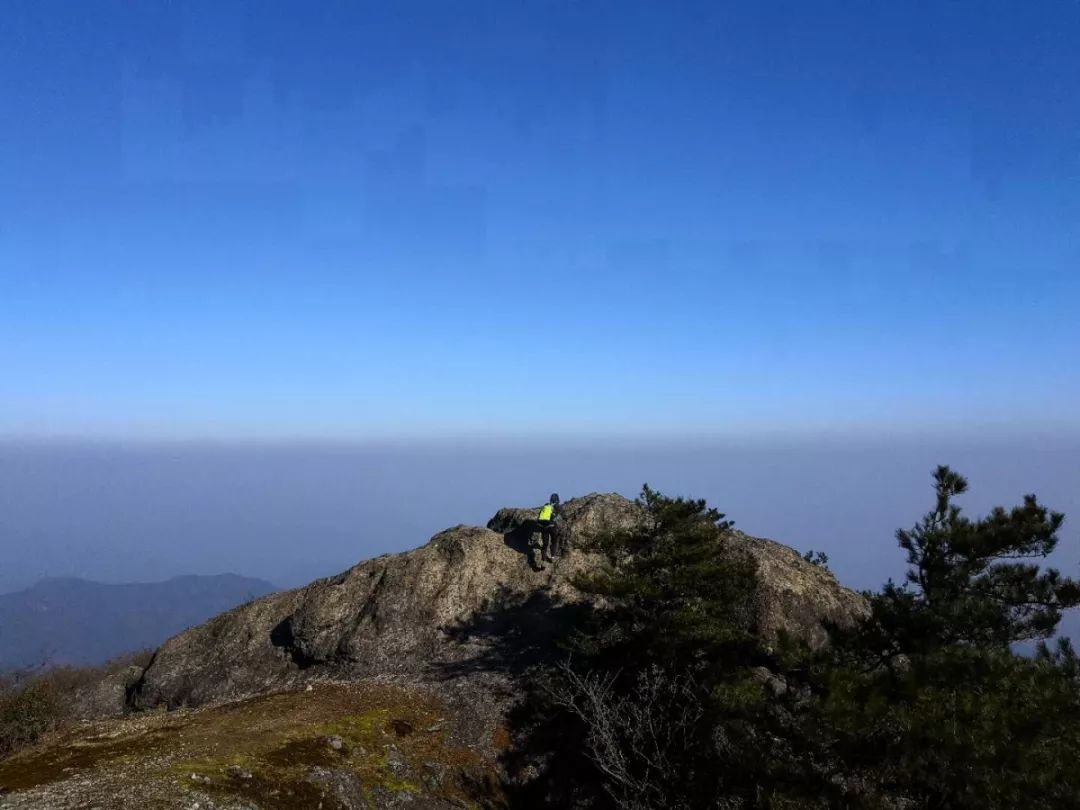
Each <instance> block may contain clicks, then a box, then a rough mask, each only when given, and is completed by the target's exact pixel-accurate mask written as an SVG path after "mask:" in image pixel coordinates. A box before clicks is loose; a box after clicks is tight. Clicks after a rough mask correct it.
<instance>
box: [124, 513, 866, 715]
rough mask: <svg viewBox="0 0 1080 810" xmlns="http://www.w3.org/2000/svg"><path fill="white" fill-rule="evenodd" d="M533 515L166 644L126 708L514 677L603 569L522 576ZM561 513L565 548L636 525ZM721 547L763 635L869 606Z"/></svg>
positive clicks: (754, 544) (810, 633)
mask: <svg viewBox="0 0 1080 810" xmlns="http://www.w3.org/2000/svg"><path fill="white" fill-rule="evenodd" d="M535 515H536V508H528V509H503V510H500V511H499V513H498V514H496V515H495V516H494V517H493V518H492V519H491V521H490V522H489V523H488V527H487V528H479V527H475V526H456V527H454V528H451V529H447V530H445V531H443V532H440V533H439V534H437V535H435V536H434V537H433V538H431V540H430V541H429V542H428V543H427V544H426V545H424V546H422V547H420V548H417V549H414V550H413V551H408V552H405V553H401V554H387V555H384V556H382V557H377V558H375V559H372V560H368V561H366V562H363V563H360V564H359V565H357V566H355V567H353V568H351V569H349V570H348V571H346V572H344V573H342V574H339V575H338V576H336V577H331V578H329V579H322V580H318V581H316V582H313V583H312V584H311V585H308V586H307V587H305V588H301V589H299V590H294V591H289V592H285V593H279V594H273V595H271V596H267V597H264V598H263V599H259V600H257V601H255V602H252V603H250V604H247V605H244V606H242V607H240V608H237V609H235V610H232V611H229V612H228V613H224V614H222V615H221V616H218V617H217V618H215V619H212V620H211V621H209V622H207V623H206V624H203V625H201V626H199V627H196V628H194V629H191V630H189V631H187V632H185V633H182V634H180V635H179V636H176V637H175V638H173V639H171V640H170V641H168V642H166V643H165V644H164V645H163V646H162V647H161V648H160V649H159V650H158V651H157V653H156V655H155V656H154V658H153V660H152V661H151V663H150V665H149V667H147V669H146V671H145V672H144V673H143V676H142V679H141V680H140V682H139V683H138V684H137V685H136V686H135V687H134V688H133V689H131V690H130V691H131V695H132V705H133V706H134V707H135V708H149V707H152V706H156V705H160V704H164V705H166V706H169V707H178V706H198V705H202V704H205V703H209V702H217V701H222V700H228V699H234V698H237V697H242V696H246V695H251V694H257V693H260V692H264V691H266V690H269V689H274V688H283V687H290V686H294V685H297V684H300V683H304V682H308V681H311V680H318V679H320V678H327V677H334V678H343V679H359V678H369V677H376V676H378V677H390V676H408V677H411V678H422V679H432V678H446V677H448V675H460V674H469V675H476V674H477V673H484V672H487V673H488V674H490V673H491V672H492V671H505V670H512V669H514V668H516V667H520V666H521V665H523V664H524V663H525V662H526V661H527V660H530V659H529V656H530V655H536V654H541V650H540V649H539V647H540V646H541V645H540V641H541V640H542V639H544V638H545V637H546V635H547V634H550V632H552V631H553V629H554V628H553V627H552V626H551V624H552V623H553V622H554V621H555V620H556V618H557V616H558V613H559V611H560V610H564V609H566V608H567V607H568V606H573V605H574V604H577V603H580V602H581V601H582V600H583V599H584V598H585V597H584V595H583V594H581V593H580V592H579V591H578V590H577V589H576V588H575V587H574V586H573V584H572V581H573V578H574V575H575V574H578V573H580V572H582V571H586V570H592V569H595V567H596V566H599V565H602V564H603V560H602V559H600V558H599V557H597V556H595V555H591V554H587V553H583V552H582V551H580V550H577V551H574V552H573V553H571V554H570V555H569V556H567V557H565V558H563V559H562V560H561V561H560V562H559V563H558V564H556V565H554V566H549V567H548V569H547V570H546V571H542V572H536V571H533V570H532V569H531V568H530V567H529V566H528V564H527V562H526V558H525V554H526V551H527V541H528V533H529V531H530V521H531V520H532V519H533V517H534V516H535ZM564 516H565V521H566V527H567V532H568V536H569V537H570V540H571V545H574V544H575V543H576V544H578V545H580V543H581V541H582V540H583V539H584V538H586V537H587V536H589V535H590V534H592V533H594V532H597V531H600V530H604V529H611V528H628V527H631V526H633V525H634V524H635V522H637V521H640V520H642V519H644V514H643V512H642V511H641V509H640V507H639V506H637V505H636V504H635V503H634V502H633V501H629V500H627V499H626V498H623V497H621V496H619V495H595V494H594V495H589V496H586V497H584V498H578V499H574V500H571V501H569V502H567V503H566V505H565V508H564ZM729 548H731V549H732V550H733V551H737V552H738V553H749V554H750V555H751V556H752V557H753V558H754V560H755V561H756V562H757V565H758V571H759V578H760V590H759V594H760V599H759V605H758V608H757V616H756V624H757V626H758V629H759V630H760V631H761V632H762V633H763V635H765V636H766V638H775V637H777V636H778V635H779V634H780V633H781V632H785V631H786V632H789V633H792V634H794V635H796V636H798V637H800V638H803V639H805V640H806V641H808V642H810V643H811V644H813V645H817V644H820V643H823V642H824V640H825V638H826V634H825V631H824V629H823V628H822V621H830V622H836V623H839V624H844V623H846V622H849V621H851V619H852V618H853V617H855V616H858V615H861V614H862V613H863V612H864V611H865V609H866V607H865V603H864V601H863V599H862V597H860V596H859V595H858V594H855V593H853V592H852V591H849V590H847V589H846V588H843V587H842V586H840V584H839V583H838V582H837V581H836V579H835V578H834V577H833V576H832V574H831V573H830V572H829V571H828V570H827V569H825V568H823V567H820V566H816V565H812V564H810V563H809V562H807V561H806V560H804V559H803V558H802V557H801V556H800V555H799V554H798V553H796V552H795V551H793V550H792V549H790V548H788V547H786V546H782V545H780V544H778V543H774V542H771V541H769V540H763V539H758V538H753V537H749V536H747V535H744V534H741V533H739V532H733V533H732V536H731V539H730V542H729ZM549 620H550V621H549ZM515 644H516V646H515ZM496 649H497V650H498V655H496V654H495V653H494V651H495V650H496ZM500 656H501V658H500Z"/></svg>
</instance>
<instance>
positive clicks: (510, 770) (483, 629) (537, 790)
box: [432, 590, 612, 810]
mask: <svg viewBox="0 0 1080 810" xmlns="http://www.w3.org/2000/svg"><path fill="white" fill-rule="evenodd" d="M502 596H504V597H506V598H507V599H511V598H512V595H511V594H510V593H509V592H507V593H504V594H502ZM591 609H592V607H591V605H589V604H587V603H585V604H582V603H570V604H568V603H564V602H560V601H558V600H556V599H554V598H553V597H552V595H551V593H550V592H548V591H547V590H539V591H537V592H535V593H534V594H533V595H532V596H531V597H529V599H527V600H526V601H525V602H523V603H513V602H500V601H499V600H495V601H494V602H493V603H492V604H491V605H490V606H489V607H488V608H487V609H486V610H484V611H483V612H480V613H478V614H476V615H474V616H473V617H472V618H471V619H469V620H468V621H465V622H461V623H460V624H458V625H455V626H453V627H450V628H446V630H445V632H447V633H448V634H449V635H450V636H451V637H452V638H454V639H455V640H457V641H458V642H460V644H461V645H462V649H467V650H469V655H468V656H467V657H463V658H462V659H461V660H455V661H444V662H439V663H437V664H433V665H432V670H433V671H434V673H437V674H438V675H439V676H441V677H445V678H447V679H452V678H457V677H460V676H463V675H470V674H474V673H493V672H496V673H501V674H503V675H507V676H509V677H510V678H511V679H512V681H513V683H514V686H515V688H514V691H515V692H516V693H517V695H518V697H517V699H516V701H515V702H514V704H513V706H512V707H511V708H510V710H509V711H508V712H507V714H506V718H505V728H506V731H507V732H508V739H507V745H506V747H505V748H504V749H503V751H502V753H501V754H500V755H499V764H500V771H501V772H502V774H503V780H502V786H501V791H499V792H500V793H501V795H502V799H500V800H499V801H497V802H492V801H491V800H490V799H487V798H485V797H490V796H491V795H492V790H491V785H489V784H483V785H481V784H477V785H475V786H474V788H475V790H474V791H473V795H474V798H475V799H476V800H477V801H478V803H479V804H480V805H481V806H483V807H488V808H495V807H501V808H505V807H511V808H515V809H517V808H525V810H531V808H541V807H543V808H550V807H566V808H582V809H584V808H592V810H606V809H607V808H609V807H611V806H612V805H611V804H610V802H609V799H608V797H607V795H606V794H603V793H602V792H601V791H600V789H599V788H598V787H596V786H597V785H599V784H600V779H599V776H600V774H599V773H598V772H597V771H596V768H595V765H594V764H593V763H592V761H591V760H590V759H589V758H588V757H587V756H586V754H585V751H586V746H585V729H584V727H583V726H582V724H581V722H580V720H579V719H578V718H577V717H575V716H573V715H571V714H569V713H568V712H566V711H565V710H563V709H561V708H559V707H558V706H556V705H555V703H554V701H553V700H552V698H551V696H550V694H549V692H548V690H547V688H546V686H547V684H548V682H549V681H548V679H549V678H550V677H553V676H552V675H551V673H552V671H553V665H554V664H556V663H557V662H560V661H565V660H566V659H567V657H568V656H569V654H570V653H569V651H568V649H567V647H566V646H565V640H566V639H567V638H568V637H569V636H570V635H571V634H572V633H573V631H574V628H576V627H579V626H581V624H582V623H583V622H585V621H586V619H587V616H588V612H589V611H590V610H591Z"/></svg>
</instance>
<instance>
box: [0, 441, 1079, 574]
mask: <svg viewBox="0 0 1080 810" xmlns="http://www.w3.org/2000/svg"><path fill="white" fill-rule="evenodd" d="M1078 458H1080V439H1071V440H1062V439H1058V438H1046V437H1043V438H1034V439H1033V438H1014V439H1007V438H1001V437H998V438H994V439H980V440H976V439H974V438H968V439H966V440H964V439H956V438H947V437H923V438H922V439H914V438H912V437H907V438H900V439H895V438H889V437H880V436H879V437H876V438H868V437H861V438H859V437H856V438H851V437H847V438H841V437H836V436H833V437H818V438H813V437H803V438H801V439H797V440H795V439H786V440H784V439H772V440H769V439H762V438H757V439H754V438H748V439H743V440H736V439H728V440H717V439H711V440H698V441H696V442H695V441H691V440H688V439H684V440H681V441H672V440H670V439H667V440H664V439H654V440H651V441H650V440H639V441H638V442H637V443H631V442H626V441H619V442H615V441H612V442H603V441H595V442H589V441H586V440H581V439H578V440H565V439H564V440H560V441H558V442H553V441H548V442H543V441H535V442H526V441H524V440H518V441H516V442H510V441H505V442H498V441H493V440H492V441H472V442H463V441H450V440H445V441H442V442H438V441H428V442H420V441H413V442H400V441H399V442H387V443H382V444H363V443H356V442H340V443H337V444H330V443H326V442H321V443H307V444H305V443H290V442H277V443H252V442H240V443H231V444H230V443H224V442H219V443H183V442H177V443H138V442H127V443H117V442H102V441H83V442H77V441H64V442H59V441H54V442H30V441H21V442H10V441H8V442H0V547H2V548H3V549H4V557H3V558H4V565H3V566H0V591H10V590H15V589H17V588H20V587H24V586H26V585H29V584H31V583H32V582H33V581H35V580H37V579H39V578H41V577H43V576H79V577H84V578H88V579H94V580H99V581H105V582H128V581H155V580H162V579H168V578H170V577H171V576H175V575H180V574H216V573H223V572H231V573H237V574H242V575H246V576H254V577H259V578H262V579H266V580H269V581H270V582H273V583H275V584H277V585H279V586H282V587H292V586H297V585H301V584H304V583H306V582H307V581H309V580H310V579H313V578H315V577H316V576H325V575H329V574H333V573H336V572H338V571H340V570H344V569H345V568H347V567H349V566H351V565H353V564H355V563H357V562H359V561H360V560H362V559H367V558H369V557H373V556H377V555H379V554H383V553H391V552H396V551H402V550H405V549H408V548H413V547H416V546H419V545H421V544H423V543H425V542H426V541H427V539H428V538H429V537H430V536H431V535H433V534H434V533H436V532H437V531H439V530H441V529H443V528H447V527H449V526H452V525H455V524H458V523H470V524H479V525H483V524H484V523H485V522H486V521H487V520H488V518H489V517H490V516H491V515H493V514H494V513H495V511H496V510H497V509H498V508H500V507H502V506H514V505H531V504H535V503H539V502H541V501H542V500H543V499H544V498H545V497H546V496H547V494H548V493H549V492H551V491H552V490H556V491H558V492H560V494H561V495H562V496H563V497H564V498H570V497H574V496H578V495H584V494H587V493H588V492H591V491H615V492H619V493H622V494H624V495H627V496H628V497H633V496H634V495H635V494H636V493H637V492H638V490H639V489H640V486H641V484H642V483H645V482H648V483H649V484H650V485H651V486H654V487H656V488H659V489H660V490H662V491H664V492H668V493H671V494H680V495H688V496H693V497H704V498H707V499H708V500H709V501H710V503H712V504H713V505H715V506H717V507H718V508H720V509H721V510H723V511H725V512H726V513H727V514H728V516H729V517H730V518H731V519H733V520H734V521H735V522H736V525H737V526H738V527H739V528H741V529H742V530H744V531H746V532H748V533H750V534H755V535H760V536H765V537H769V538H772V539H775V540H778V541H780V542H783V543H786V544H788V545H791V546H793V547H795V548H797V549H799V550H800V551H806V550H809V549H814V550H818V551H824V552H826V553H827V554H828V555H829V557H830V559H831V567H832V568H833V570H834V571H835V572H836V573H837V575H838V577H840V579H841V581H842V582H844V584H847V585H849V586H852V587H858V588H862V587H874V586H876V585H879V584H881V582H883V581H884V580H885V579H886V578H888V577H890V576H898V575H899V574H900V573H901V572H902V570H903V558H902V556H901V554H900V552H899V550H898V549H897V548H896V544H895V541H894V539H893V532H894V531H895V530H896V529H897V528H899V527H906V526H909V525H910V524H911V523H913V522H914V521H915V520H916V519H917V518H918V517H919V516H921V514H922V513H923V512H924V511H926V509H927V508H928V507H929V505H930V503H931V489H930V472H931V470H932V469H933V467H934V466H935V465H936V464H939V463H948V464H951V465H952V466H953V467H954V468H956V469H958V470H959V471H960V472H962V473H964V474H965V475H967V476H968V477H969V479H970V480H971V491H970V493H969V494H968V495H967V496H965V497H964V498H963V499H962V504H963V506H964V507H965V508H966V509H967V510H969V511H970V512H971V513H973V514H979V513H982V512H984V511H985V510H987V509H988V508H990V507H991V506H993V505H996V504H1003V505H1006V506H1008V505H1011V504H1014V503H1017V502H1019V500H1020V498H1021V496H1022V495H1023V494H1025V493H1027V492H1035V493H1036V494H1038V495H1039V497H1040V498H1041V499H1042V500H1043V501H1044V502H1045V503H1047V504H1048V505H1049V506H1051V507H1053V508H1054V509H1057V510H1060V511H1064V512H1065V513H1066V515H1067V518H1068V519H1067V522H1066V525H1065V529H1064V531H1063V533H1062V539H1063V542H1062V548H1061V549H1060V551H1059V554H1058V555H1057V559H1055V561H1054V562H1055V563H1056V564H1058V565H1060V566H1062V567H1064V568H1065V569H1066V570H1067V571H1069V572H1072V573H1076V572H1075V571H1074V569H1075V568H1076V566H1077V564H1078V563H1080V547H1078V544H1077V542H1076V540H1077V537H1078V535H1080V465H1078V464H1077V459H1078Z"/></svg>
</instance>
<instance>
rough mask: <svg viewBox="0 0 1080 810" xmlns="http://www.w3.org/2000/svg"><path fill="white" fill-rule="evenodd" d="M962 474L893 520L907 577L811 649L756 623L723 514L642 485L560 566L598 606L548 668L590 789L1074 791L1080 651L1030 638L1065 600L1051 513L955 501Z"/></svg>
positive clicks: (860, 796)
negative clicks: (579, 564) (916, 515)
mask: <svg viewBox="0 0 1080 810" xmlns="http://www.w3.org/2000/svg"><path fill="white" fill-rule="evenodd" d="M966 490H967V482H966V480H965V479H964V478H963V477H962V476H960V475H958V474H957V473H955V472H953V471H952V470H950V469H949V468H948V467H939V468H938V469H937V470H936V471H935V472H934V503H933V507H932V509H931V510H930V511H929V512H928V513H927V514H926V515H924V516H923V518H922V519H921V520H920V521H918V522H917V523H916V524H915V525H914V526H913V527H912V528H910V529H906V530H901V531H899V532H898V533H897V541H898V543H899V546H900V548H901V550H902V551H903V552H904V553H905V554H906V558H907V564H908V571H907V574H906V577H905V581H904V582H903V583H901V584H897V583H894V582H891V581H890V582H888V583H886V584H885V585H884V586H883V587H882V588H881V590H880V591H878V592H876V593H868V594H867V596H868V598H869V603H870V611H869V615H868V616H867V618H866V619H865V620H863V621H860V622H858V623H857V624H856V626H854V627H848V628H846V629H842V628H838V627H833V628H829V629H830V637H831V642H830V644H829V645H827V646H826V647H825V648H824V649H823V650H819V651H817V652H812V651H810V650H809V649H806V648H805V647H802V646H799V645H794V646H790V647H789V648H786V649H785V650H783V651H780V650H776V649H773V648H772V647H770V646H768V645H766V644H765V643H764V641H763V639H762V638H761V637H760V636H759V635H758V633H757V629H756V628H755V627H754V615H755V611H754V606H755V604H756V600H757V599H758V598H759V594H758V588H757V575H756V571H755V566H754V563H753V560H752V558H751V557H750V556H749V555H748V554H746V553H744V551H743V550H742V549H741V548H740V544H739V535H737V533H734V532H732V526H731V523H730V522H729V521H727V520H726V519H725V517H724V515H722V514H721V513H719V512H718V511H717V510H715V509H713V508H710V507H709V506H708V505H707V504H706V503H705V502H704V501H701V500H687V499H683V498H668V497H665V496H663V495H661V494H660V493H657V492H655V491H654V490H651V489H649V488H648V487H645V488H644V489H643V491H642V494H641V497H640V498H639V500H638V504H639V506H640V508H641V510H642V513H643V515H644V520H643V521H642V522H641V524H640V525H639V526H637V527H635V528H633V529H630V530H625V531H620V532H614V533H608V534H605V535H603V536H601V537H598V538H596V539H595V540H594V542H593V549H594V550H598V551H601V552H603V554H604V555H605V557H606V559H607V561H608V566H607V567H606V568H605V569H604V570H602V571H600V572H599V573H594V574H592V575H590V576H587V577H582V578H581V579H580V580H579V581H578V583H577V584H578V586H579V587H580V588H582V589H583V590H585V591H587V592H590V593H592V594H593V595H595V596H596V597H598V599H599V604H600V605H601V606H602V607H601V608H600V609H597V610H595V611H593V612H592V613H591V614H590V615H589V617H588V618H587V619H586V620H584V621H583V622H581V623H580V624H579V625H578V626H577V627H575V628H574V630H573V632H572V634H571V635H570V637H569V639H568V642H567V646H568V648H569V649H570V650H571V652H572V656H571V658H570V661H569V662H568V663H566V664H564V665H563V666H562V667H561V668H558V669H556V670H554V671H552V672H550V673H549V674H548V680H547V683H548V684H549V686H548V696H549V699H550V700H551V702H552V705H553V706H555V707H556V708H558V709H561V710H562V711H563V712H564V713H565V714H566V716H568V717H571V718H573V719H574V721H575V722H577V723H578V724H579V728H580V729H581V732H580V734H579V736H578V737H577V739H578V740H579V742H580V745H581V746H582V748H583V750H582V751H581V754H582V756H585V757H588V758H589V759H590V760H591V761H592V763H593V764H594V769H593V771H592V772H591V774H590V775H589V777H588V778H591V779H599V780H600V781H601V783H602V784H603V785H604V787H605V793H604V794H603V795H602V796H596V795H594V796H593V797H592V799H591V801H592V804H591V805H590V806H602V805H604V804H605V803H607V804H611V805H613V806H616V807H621V808H628V809H629V808H632V810H663V809H666V808H680V809H681V808H705V807H716V808H736V807H739V808H751V807H760V808H782V807H806V808H812V807H850V808H868V809H869V808H928V809H929V808H943V809H944V808H949V809H953V808H955V809H956V810H962V809H965V808H979V810H997V809H998V808H1000V809H1001V810H1005V808H1015V807H1025V808H1048V809H1049V808H1067V807H1080V769H1077V768H1076V767H1075V763H1076V762H1077V761H1078V755H1080V662H1078V659H1077V656H1076V654H1075V653H1074V651H1073V649H1072V647H1071V645H1070V644H1069V643H1068V642H1067V641H1059V642H1058V643H1057V644H1056V646H1054V647H1052V648H1051V647H1049V646H1047V644H1045V643H1044V641H1045V640H1046V639H1048V638H1050V637H1051V636H1052V635H1053V633H1054V631H1055V629H1056V628H1057V626H1058V623H1059V622H1060V619H1061V616H1062V613H1063V611H1066V610H1068V609H1070V608H1072V607H1075V606H1077V605H1078V604H1080V585H1078V583H1077V582H1076V581H1075V580H1073V579H1070V578H1068V577H1065V576H1063V575H1062V574H1061V573H1060V572H1058V571H1057V570H1054V569H1052V568H1047V567H1044V566H1043V565H1041V563H1042V562H1043V561H1044V560H1045V558H1046V557H1047V555H1049V554H1050V553H1052V552H1053V551H1054V549H1055V548H1056V546H1057V544H1058V542H1059V537H1058V533H1059V531H1060V529H1061V526H1062V524H1063V520H1064V518H1063V516H1062V515H1061V514H1059V513H1056V512H1052V511H1050V510H1048V509H1047V508H1046V507H1045V506H1043V505H1042V504H1040V503H1039V502H1038V500H1037V499H1036V498H1035V496H1033V495H1028V496H1026V497H1024V499H1023V501H1022V503H1021V504H1020V505H1018V506H1016V507H1014V508H1012V509H1008V510H1006V509H1004V508H1000V507H998V508H995V509H993V510H992V511H991V512H990V513H989V514H988V515H986V516H985V517H982V518H978V519H972V518H969V517H967V516H966V515H965V514H964V513H963V511H962V510H961V509H960V508H959V506H957V505H956V503H955V499H956V498H957V497H958V496H960V495H962V494H963V493H964V492H965V491H966ZM810 562H814V560H813V558H811V559H810ZM1032 640H1034V641H1038V642H1039V645H1038V647H1037V650H1036V652H1035V654H1034V655H1022V654H1020V653H1018V652H1017V651H1016V649H1015V645H1016V644H1017V642H1028V641H1032ZM578 773H579V774H586V773H588V771H586V770H579V771H578ZM582 795H584V794H582Z"/></svg>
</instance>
